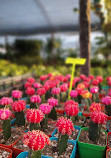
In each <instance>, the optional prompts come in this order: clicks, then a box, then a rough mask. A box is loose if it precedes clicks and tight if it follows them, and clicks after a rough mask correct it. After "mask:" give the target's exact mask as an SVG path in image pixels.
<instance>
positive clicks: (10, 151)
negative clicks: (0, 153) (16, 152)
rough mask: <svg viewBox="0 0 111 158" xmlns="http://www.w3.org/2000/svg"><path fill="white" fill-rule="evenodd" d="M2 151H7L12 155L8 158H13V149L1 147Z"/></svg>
mask: <svg viewBox="0 0 111 158" xmlns="http://www.w3.org/2000/svg"><path fill="white" fill-rule="evenodd" d="M0 149H1V150H5V151H7V152H9V153H10V155H9V156H8V157H6V158H12V150H11V149H8V148H5V147H2V146H0Z"/></svg>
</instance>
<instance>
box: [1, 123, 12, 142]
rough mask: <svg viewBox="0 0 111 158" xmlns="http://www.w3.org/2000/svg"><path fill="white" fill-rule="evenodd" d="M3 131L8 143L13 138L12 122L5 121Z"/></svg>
mask: <svg viewBox="0 0 111 158" xmlns="http://www.w3.org/2000/svg"><path fill="white" fill-rule="evenodd" d="M2 129H3V136H4V140H5V141H6V140H8V139H9V138H10V136H11V124H10V120H4V121H3V124H2Z"/></svg>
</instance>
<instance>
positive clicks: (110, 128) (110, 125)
mask: <svg viewBox="0 0 111 158" xmlns="http://www.w3.org/2000/svg"><path fill="white" fill-rule="evenodd" d="M109 130H110V131H111V120H109Z"/></svg>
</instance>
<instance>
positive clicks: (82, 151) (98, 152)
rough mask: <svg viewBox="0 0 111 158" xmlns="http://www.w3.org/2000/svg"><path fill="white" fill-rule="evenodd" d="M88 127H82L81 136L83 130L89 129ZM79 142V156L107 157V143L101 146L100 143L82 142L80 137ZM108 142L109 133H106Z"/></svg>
mask: <svg viewBox="0 0 111 158" xmlns="http://www.w3.org/2000/svg"><path fill="white" fill-rule="evenodd" d="M88 129H89V128H87V127H83V128H81V130H80V133H79V136H80V134H81V131H82V130H85V131H87V130H88ZM104 132H105V131H104ZM105 133H106V132H105ZM77 143H78V154H79V158H94V157H95V158H105V154H106V145H105V146H99V145H94V144H88V143H83V142H80V141H79V139H78V140H77ZM106 144H107V133H106Z"/></svg>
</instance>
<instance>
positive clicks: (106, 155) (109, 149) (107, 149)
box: [106, 149, 111, 158]
mask: <svg viewBox="0 0 111 158" xmlns="http://www.w3.org/2000/svg"><path fill="white" fill-rule="evenodd" d="M109 150H111V149H107V150H106V158H107V154H108V151H109Z"/></svg>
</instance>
